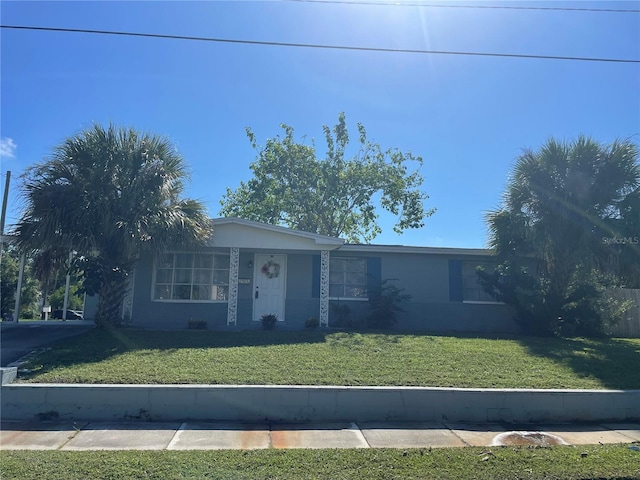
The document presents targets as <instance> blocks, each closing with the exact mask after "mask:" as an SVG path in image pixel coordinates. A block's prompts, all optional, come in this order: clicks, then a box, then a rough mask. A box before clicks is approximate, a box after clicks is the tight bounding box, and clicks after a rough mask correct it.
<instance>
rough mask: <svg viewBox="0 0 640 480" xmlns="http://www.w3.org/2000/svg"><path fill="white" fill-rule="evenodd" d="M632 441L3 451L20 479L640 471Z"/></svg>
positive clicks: (533, 475) (535, 475)
mask: <svg viewBox="0 0 640 480" xmlns="http://www.w3.org/2000/svg"><path fill="white" fill-rule="evenodd" d="M629 446H630V445H624V444H621V445H606V446H600V445H598V446H594V445H592V446H584V447H582V446H581V447H551V448H524V447H520V448H506V447H502V448H500V447H499V448H442V449H433V450H429V449H409V450H402V449H399V450H396V449H366V450H272V449H270V450H253V451H237V450H233V451H186V452H176V451H94V452H89V451H85V452H63V451H3V452H2V462H1V463H0V478H7V479H9V478H20V479H25V480H27V479H38V480H39V479H43V478H46V479H48V480H55V479H64V480H74V479H87V478H114V479H115V478H122V479H124V478H127V479H138V478H140V479H142V478H144V479H163V480H164V479H168V478H170V479H183V478H193V479H196V478H198V479H200V478H225V479H226V478H229V479H262V478H278V479H295V480H304V479H360V478H362V479H418V478H419V479H422V478H437V479H456V480H458V479H476V480H483V479H487V480H489V479H492V480H493V479H497V480H499V479H505V480H506V479H509V480H511V479H540V480H542V479H546V480H553V479H563V480H573V479H576V480H577V479H583V480H584V479H604V478H606V479H637V478H640V453H639V452H637V451H634V450H631V449H630V448H629Z"/></svg>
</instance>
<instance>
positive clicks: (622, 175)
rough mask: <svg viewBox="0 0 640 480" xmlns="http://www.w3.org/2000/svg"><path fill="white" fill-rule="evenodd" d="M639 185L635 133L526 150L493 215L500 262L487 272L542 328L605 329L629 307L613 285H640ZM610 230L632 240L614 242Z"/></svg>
mask: <svg viewBox="0 0 640 480" xmlns="http://www.w3.org/2000/svg"><path fill="white" fill-rule="evenodd" d="M639 188H640V165H639V164H638V148H637V146H636V145H635V144H633V143H631V142H629V141H622V142H621V141H616V142H614V143H612V144H611V145H602V144H599V143H597V142H595V141H594V140H592V139H590V138H586V137H580V138H578V139H577V140H576V141H574V142H571V143H563V142H558V141H556V140H553V139H551V140H549V141H548V142H547V143H546V144H545V145H544V146H543V147H542V148H541V149H540V150H538V151H531V150H525V151H524V153H523V154H522V155H521V156H520V157H519V158H518V159H517V161H516V164H515V168H514V170H513V172H512V174H511V177H510V179H509V183H508V186H507V189H506V192H505V194H504V199H503V206H502V207H501V208H500V209H498V210H496V211H492V212H490V213H489V214H488V215H487V221H488V226H489V235H490V240H489V243H490V246H491V247H492V248H494V249H495V250H496V253H497V255H498V258H499V260H500V265H499V267H498V269H497V270H496V271H494V272H479V273H480V277H481V280H482V282H483V284H484V285H485V288H486V289H487V291H489V292H490V293H493V294H494V295H495V296H496V297H497V298H498V299H499V300H502V301H505V302H506V303H508V304H511V305H513V306H514V307H515V308H516V311H517V313H518V317H519V319H520V320H521V321H522V322H523V323H524V324H525V325H527V326H528V327H530V328H531V329H532V330H534V331H537V332H538V333H545V334H550V333H554V332H558V331H559V330H562V329H564V331H565V332H567V331H568V332H576V333H583V334H593V333H597V332H598V331H600V329H601V327H602V323H603V322H604V321H606V320H608V319H610V318H608V317H611V316H615V315H616V314H618V313H620V311H621V309H620V308H619V307H620V306H619V305H614V304H613V303H612V302H613V300H610V299H608V298H607V297H606V296H605V295H604V291H605V289H606V288H607V287H611V286H615V285H625V286H628V287H633V286H636V287H637V286H638V285H637V283H636V282H637V278H638V277H637V274H638V272H639V271H640V253H639V251H640V245H637V244H634V241H633V236H634V233H633V232H634V228H637V227H638V222H639V220H640V208H639V204H638V198H639V197H638V196H639V192H640V190H639ZM635 235H636V236H637V235H640V232H637V233H635ZM635 238H637V237H635ZM607 239H627V240H631V241H627V242H626V244H624V245H623V244H616V248H612V246H611V244H610V243H611V242H609V241H608V240H607ZM636 243H637V240H636ZM623 247H624V248H623Z"/></svg>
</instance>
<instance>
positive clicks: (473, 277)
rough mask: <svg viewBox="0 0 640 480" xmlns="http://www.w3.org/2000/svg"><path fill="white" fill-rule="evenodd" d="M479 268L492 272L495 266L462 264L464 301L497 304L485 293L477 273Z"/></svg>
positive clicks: (482, 263) (484, 263)
mask: <svg viewBox="0 0 640 480" xmlns="http://www.w3.org/2000/svg"><path fill="white" fill-rule="evenodd" d="M477 267H483V268H484V269H485V271H487V272H492V271H493V269H494V268H495V264H491V263H486V262H463V263H462V285H463V290H464V294H463V295H464V296H463V299H464V301H465V302H492V303H493V302H496V299H495V298H493V297H492V296H491V295H489V294H488V293H487V292H485V290H484V288H482V285H480V279H479V277H478V274H477V272H476V268H477Z"/></svg>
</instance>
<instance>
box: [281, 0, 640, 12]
mask: <svg viewBox="0 0 640 480" xmlns="http://www.w3.org/2000/svg"><path fill="white" fill-rule="evenodd" d="M279 1H280V2H294V3H327V4H335V5H381V6H389V5H390V6H394V7H424V8H467V9H480V8H481V9H491V10H550V11H560V12H612V13H640V10H634V9H616V8H585V7H575V8H572V7H524V6H514V5H449V4H443V5H437V4H428V3H420V2H402V3H400V2H399V1H398V2H373V1H362V2H359V1H355V0H279Z"/></svg>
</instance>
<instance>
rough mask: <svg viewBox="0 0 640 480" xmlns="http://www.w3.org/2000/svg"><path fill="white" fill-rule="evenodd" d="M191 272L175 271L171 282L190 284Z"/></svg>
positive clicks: (184, 270)
mask: <svg viewBox="0 0 640 480" xmlns="http://www.w3.org/2000/svg"><path fill="white" fill-rule="evenodd" d="M191 273H192V272H191V270H190V269H189V270H186V269H176V271H175V274H174V277H173V281H174V283H191Z"/></svg>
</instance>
